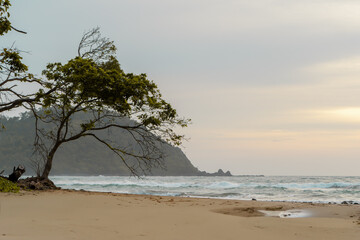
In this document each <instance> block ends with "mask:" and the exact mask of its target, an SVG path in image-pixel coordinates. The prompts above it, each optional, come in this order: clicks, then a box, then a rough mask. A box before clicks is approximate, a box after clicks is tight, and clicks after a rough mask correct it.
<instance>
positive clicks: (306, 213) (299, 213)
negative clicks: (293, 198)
mask: <svg viewBox="0 0 360 240" xmlns="http://www.w3.org/2000/svg"><path fill="white" fill-rule="evenodd" d="M259 212H261V213H263V214H265V216H266V217H280V218H305V217H311V216H312V215H313V214H312V212H311V211H310V210H306V209H291V210H287V211H265V210H259Z"/></svg>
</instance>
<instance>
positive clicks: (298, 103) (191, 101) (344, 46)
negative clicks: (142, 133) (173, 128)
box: [0, 0, 360, 176]
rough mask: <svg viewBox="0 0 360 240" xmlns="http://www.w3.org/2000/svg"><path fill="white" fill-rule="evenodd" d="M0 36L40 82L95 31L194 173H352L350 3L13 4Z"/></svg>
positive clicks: (357, 72) (358, 126)
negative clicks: (143, 85) (169, 119)
mask: <svg viewBox="0 0 360 240" xmlns="http://www.w3.org/2000/svg"><path fill="white" fill-rule="evenodd" d="M12 4H13V6H12V8H11V10H10V12H11V21H12V23H13V25H14V26H15V27H16V28H19V29H21V30H24V31H27V32H28V34H26V35H21V34H19V33H16V32H11V33H9V34H7V35H5V37H2V39H0V45H1V47H3V46H9V45H11V44H13V43H14V44H15V46H16V47H17V48H19V49H21V50H24V51H26V53H24V60H25V62H26V63H27V64H28V65H29V66H30V71H32V72H33V73H36V74H38V76H40V73H41V71H42V69H44V68H45V66H46V64H47V63H49V62H63V63H65V62H66V61H68V60H69V59H71V58H73V57H75V56H76V53H77V52H76V50H77V45H78V42H79V40H80V38H81V36H82V34H83V33H84V32H85V31H86V30H89V29H91V28H94V27H97V26H99V27H100V28H101V32H102V35H103V36H106V37H108V38H110V39H111V40H114V42H115V44H116V46H117V48H118V52H117V56H118V59H119V61H120V63H121V66H122V68H123V69H124V70H125V71H126V72H133V73H137V74H139V73H147V75H148V77H149V78H150V79H152V80H153V81H154V82H155V83H157V85H158V87H159V88H160V90H161V92H162V94H163V96H164V98H165V99H166V100H168V101H169V102H170V103H171V104H172V105H173V106H174V107H175V108H176V109H177V110H178V113H179V115H181V116H184V117H186V118H191V119H192V124H191V125H190V126H189V127H188V128H187V129H184V130H180V132H181V133H184V134H185V135H186V136H187V138H188V141H186V142H184V145H183V147H182V149H183V151H184V152H185V154H186V155H187V157H188V158H189V159H190V160H191V162H192V163H193V164H194V166H196V167H198V168H199V169H200V170H206V171H209V172H213V171H217V170H218V169H219V168H222V169H223V170H230V171H231V172H232V173H233V174H265V175H354V176H355V175H356V176H359V174H360V171H359V169H360V14H359V12H360V2H359V1H355V0H342V1H338V0H302V1H298V0H257V1H250V0H221V1H220V0H206V1H205V0H166V1H165V0H152V1H148V0H122V1H118V0H102V1H98V0H76V1H74V0H62V1H58V0H57V1H56V0H46V1H45V0H43V1H40V0H32V1H28V0H17V1H12Z"/></svg>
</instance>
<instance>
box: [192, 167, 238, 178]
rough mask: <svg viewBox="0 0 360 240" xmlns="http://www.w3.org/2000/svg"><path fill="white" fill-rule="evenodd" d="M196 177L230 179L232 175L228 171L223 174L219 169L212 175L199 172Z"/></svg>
mask: <svg viewBox="0 0 360 240" xmlns="http://www.w3.org/2000/svg"><path fill="white" fill-rule="evenodd" d="M198 176H216V177H225V176H226V177H231V176H232V174H231V173H230V171H227V172H224V171H223V170H222V169H221V168H220V169H219V170H218V171H217V172H214V173H208V172H205V171H202V172H199V174H198Z"/></svg>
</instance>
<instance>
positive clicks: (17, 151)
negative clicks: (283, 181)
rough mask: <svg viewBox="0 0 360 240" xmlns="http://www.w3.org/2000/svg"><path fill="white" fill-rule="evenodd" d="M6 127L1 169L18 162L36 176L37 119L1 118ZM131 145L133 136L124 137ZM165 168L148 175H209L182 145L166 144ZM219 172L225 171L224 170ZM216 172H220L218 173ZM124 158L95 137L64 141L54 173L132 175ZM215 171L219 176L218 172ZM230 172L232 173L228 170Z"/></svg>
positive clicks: (1, 145)
mask: <svg viewBox="0 0 360 240" xmlns="http://www.w3.org/2000/svg"><path fill="white" fill-rule="evenodd" d="M0 124H3V125H4V126H5V127H6V129H5V130H1V132H0V171H1V170H2V169H5V174H7V173H10V172H11V170H12V168H13V166H14V165H18V164H22V165H25V167H26V169H27V172H26V175H34V174H35V173H34V171H33V170H32V168H31V162H30V161H29V159H30V157H31V155H32V151H33V150H32V144H33V141H34V118H33V117H31V116H28V115H26V114H23V115H22V117H21V118H9V119H7V118H4V117H0ZM119 141H121V142H123V143H127V144H129V142H130V141H131V139H128V137H126V136H124V137H121V138H120V140H119ZM162 150H163V152H164V156H165V157H164V167H165V168H164V169H161V168H153V169H152V171H151V172H149V173H148V174H147V175H155V176H165V175H166V176H199V175H207V176H208V175H209V174H208V173H205V172H201V171H199V170H198V169H197V168H195V167H194V166H193V165H192V163H191V162H190V160H189V159H188V158H187V157H186V156H185V154H184V153H183V152H182V150H181V149H180V148H177V147H173V146H171V145H168V144H163V146H162ZM218 173H220V174H221V173H223V172H222V170H221V171H219V172H218ZM218 173H216V174H218ZM129 174H130V172H129V170H128V169H127V168H126V166H125V165H124V164H123V163H122V161H121V160H120V159H119V158H118V157H117V156H115V154H114V153H112V152H111V151H109V150H108V149H107V148H106V147H104V146H103V145H101V144H100V143H99V142H97V141H95V140H93V139H91V138H83V139H79V140H77V141H73V142H70V143H67V144H64V145H63V147H61V148H60V149H59V150H58V152H57V153H56V155H55V158H54V162H53V168H52V172H51V175H129ZM216 174H215V175H216ZM227 174H228V173H227Z"/></svg>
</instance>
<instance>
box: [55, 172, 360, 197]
mask: <svg viewBox="0 0 360 240" xmlns="http://www.w3.org/2000/svg"><path fill="white" fill-rule="evenodd" d="M50 179H51V180H53V182H54V183H55V184H56V185H57V186H59V187H61V188H63V189H76V190H80V189H83V190H87V191H98V192H113V193H128V194H145V195H158V196H181V197H200V198H220V199H237V200H252V199H256V200H261V201H290V202H314V203H329V202H331V203H342V202H343V201H347V202H350V203H354V204H360V176H358V177H350V176H348V177H338V176H336V177H331V176H328V177H316V176H264V177H255V176H254V177H253V176H232V177H154V176H151V177H143V178H136V177H119V176H81V177H80V176H52V177H51V178H50Z"/></svg>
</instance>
